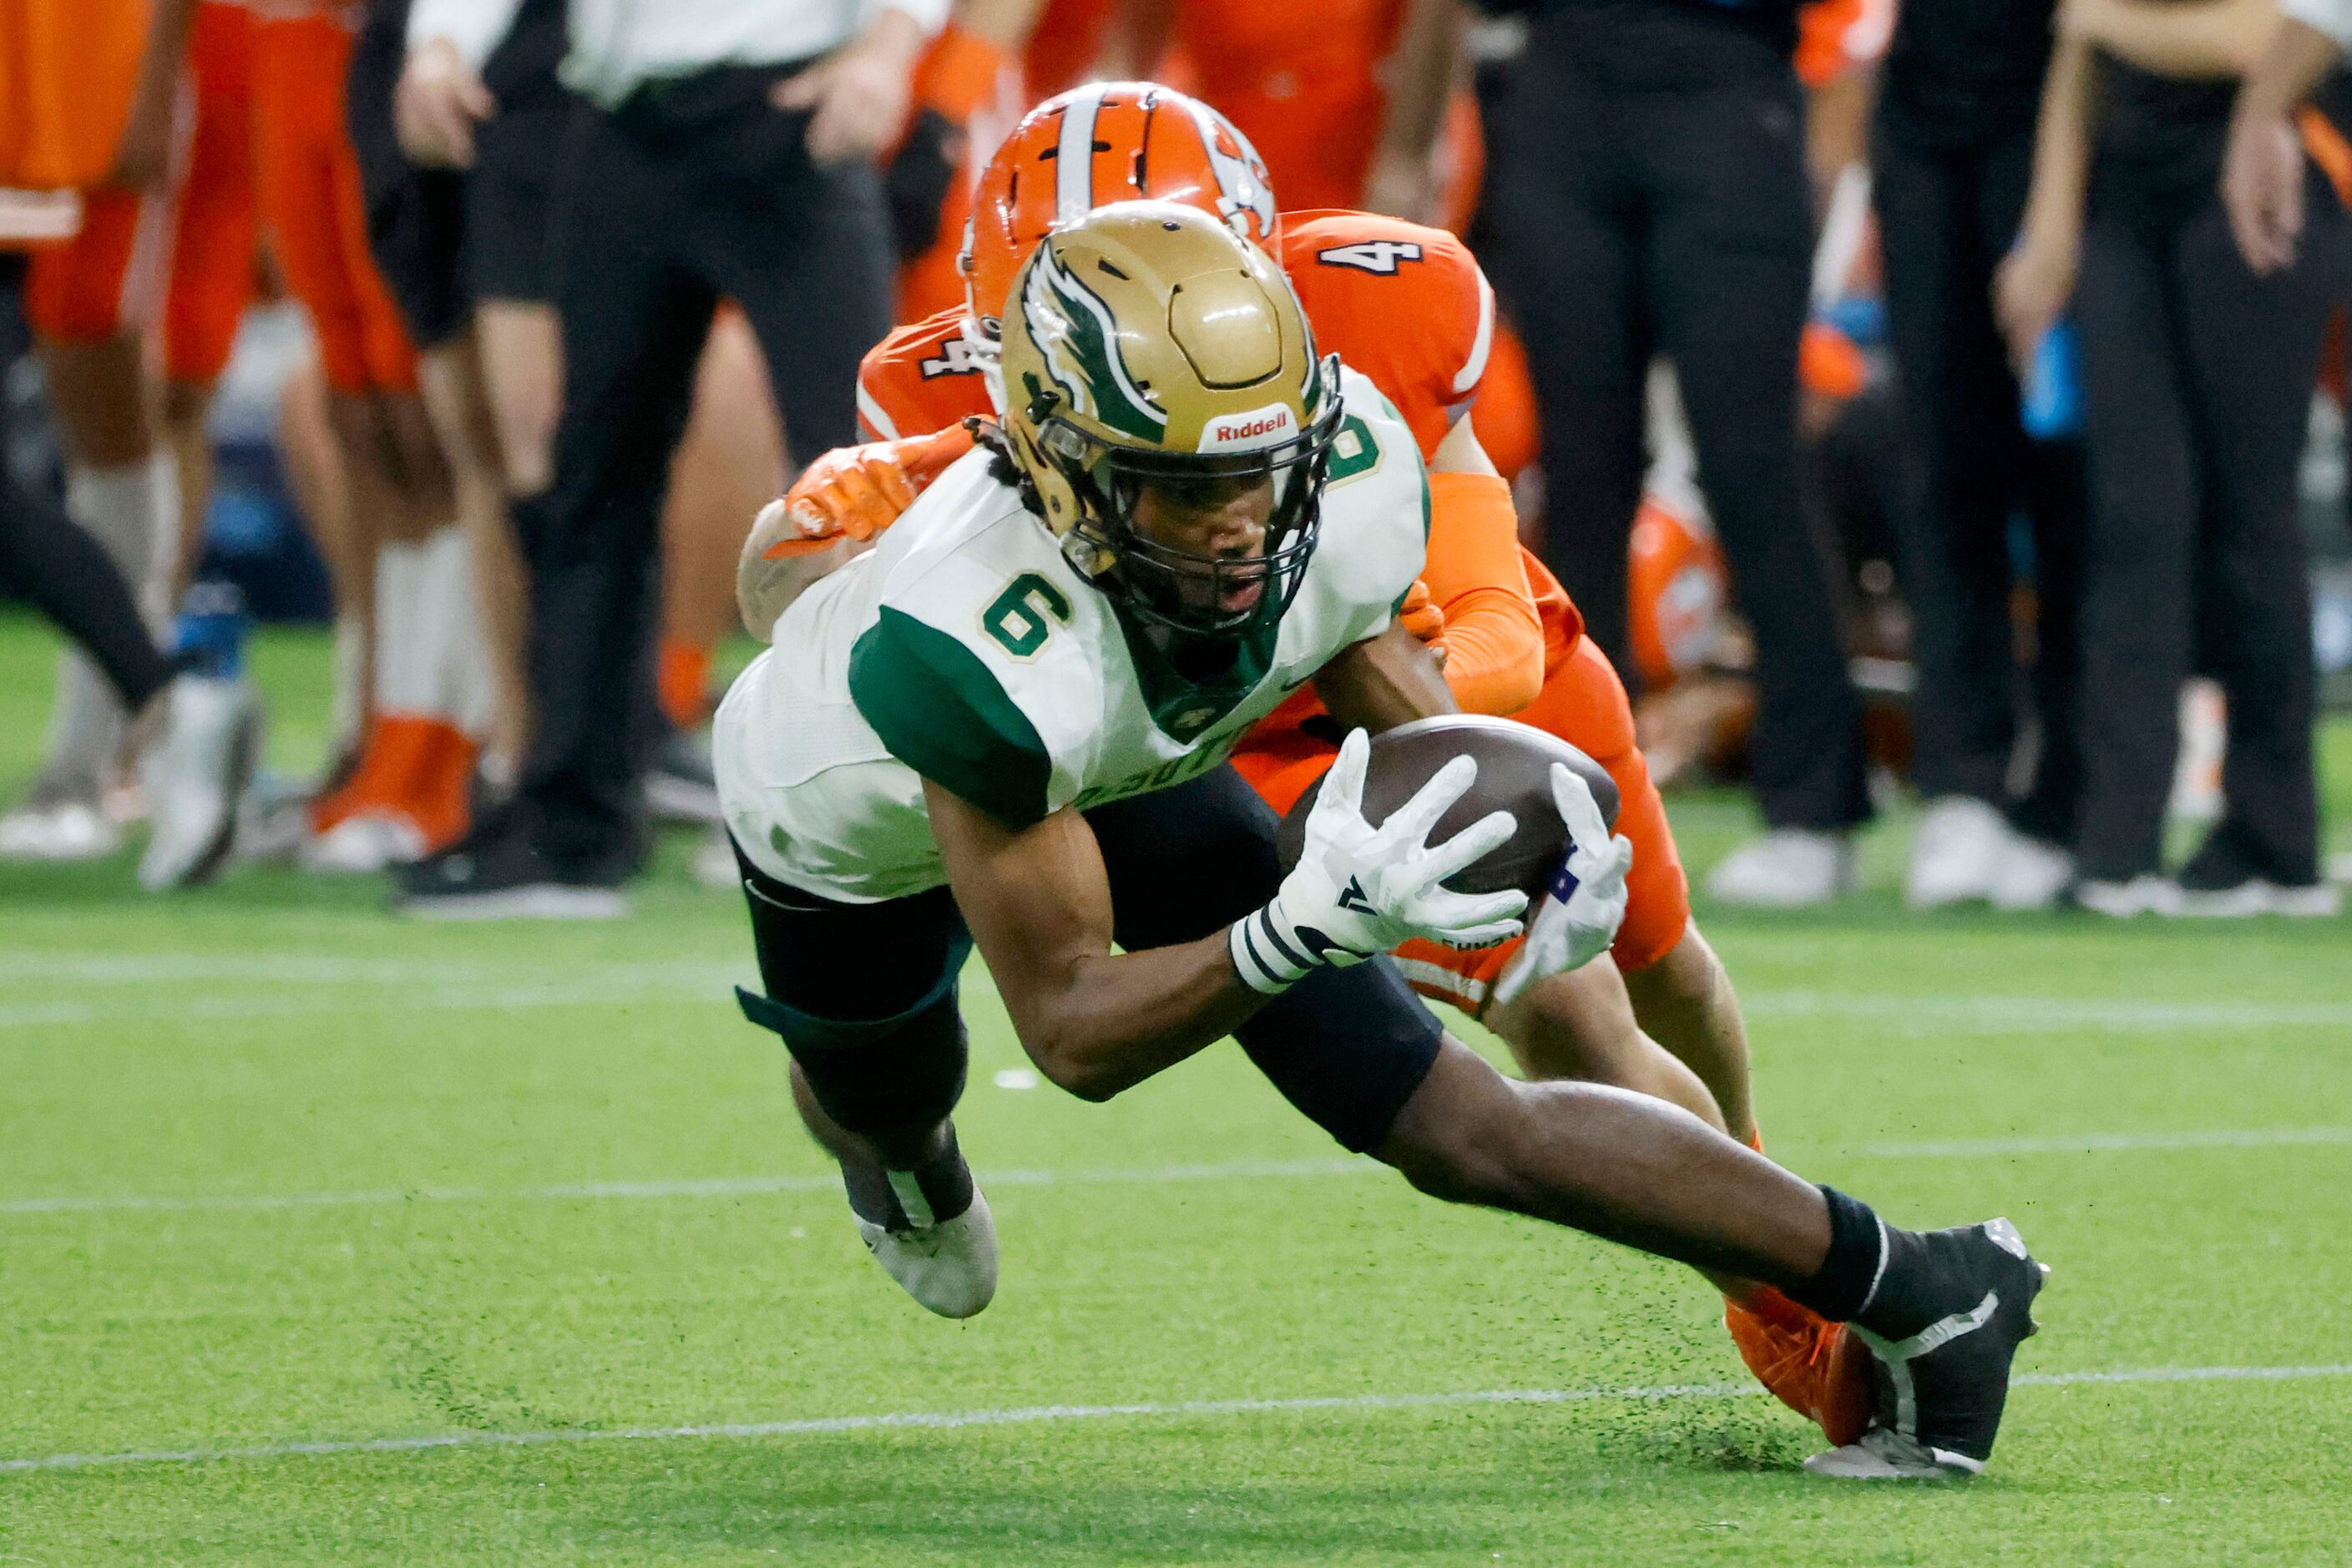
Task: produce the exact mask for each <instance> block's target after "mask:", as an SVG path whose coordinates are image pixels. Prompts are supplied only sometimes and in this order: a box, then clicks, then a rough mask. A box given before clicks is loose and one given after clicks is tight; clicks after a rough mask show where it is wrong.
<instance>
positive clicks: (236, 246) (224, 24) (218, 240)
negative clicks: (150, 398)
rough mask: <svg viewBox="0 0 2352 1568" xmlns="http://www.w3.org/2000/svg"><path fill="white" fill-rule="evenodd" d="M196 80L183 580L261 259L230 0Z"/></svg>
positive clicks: (185, 194) (192, 65)
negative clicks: (213, 417)
mask: <svg viewBox="0 0 2352 1568" xmlns="http://www.w3.org/2000/svg"><path fill="white" fill-rule="evenodd" d="M187 75H188V80H189V85H190V87H191V89H193V90H192V93H191V97H192V99H193V100H194V106H195V123H194V128H193V129H192V131H191V132H190V134H189V138H188V165H187V173H186V175H185V177H184V180H183V182H182V184H181V187H180V200H179V211H178V213H177V215H176V217H175V221H174V226H173V235H172V274H171V282H170V284H169V285H168V287H167V289H166V292H165V296H164V300H163V436H164V439H165V440H166V441H167V442H168V443H169V444H170V446H171V448H172V451H173V457H174V459H175V461H176V462H177V464H178V468H179V485H180V568H179V580H180V581H181V582H182V583H184V581H185V579H186V575H187V574H188V573H189V572H190V571H192V570H193V569H194V566H195V558H196V555H197V553H198V552H199V550H200V548H201V542H202V535H203V531H204V517H205V507H206V505H207V504H208V502H209V501H210V499H211V493H212V479H213V448H212V437H211V434H210V432H209V431H208V430H207V429H206V428H205V419H206V416H207V415H208V413H209V412H210V410H211V406H212V395H213V387H214V384H215V383H216V382H218V381H219V380H220V376H221V372H222V371H224V370H226V368H227V366H228V359H229V353H230V350H231V349H232V348H233V347H234V345H235V344H236V329H237V323H238V322H239V321H241V320H243V318H244V315H245V308H246V305H247V303H248V302H249V301H250V300H251V299H252V296H253V286H254V268H255V265H256V263H257V260H258V258H259V254H260V246H261V212H260V205H259V197H258V195H257V191H256V187H255V184H254V169H253V15H252V13H251V12H249V11H247V10H246V9H245V8H244V7H243V6H242V5H231V4H230V3H229V0H198V4H197V5H196V11H195V19H194V26H193V27H192V28H191V30H190V33H189V37H188V72H187Z"/></svg>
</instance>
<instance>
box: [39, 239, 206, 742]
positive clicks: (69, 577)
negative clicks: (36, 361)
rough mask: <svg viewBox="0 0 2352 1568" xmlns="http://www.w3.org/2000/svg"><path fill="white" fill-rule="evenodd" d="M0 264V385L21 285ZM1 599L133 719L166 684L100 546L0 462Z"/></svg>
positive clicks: (165, 672) (166, 663) (166, 675)
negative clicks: (34, 621)
mask: <svg viewBox="0 0 2352 1568" xmlns="http://www.w3.org/2000/svg"><path fill="white" fill-rule="evenodd" d="M16 270H18V269H16V268H9V266H8V264H7V263H6V262H5V260H0V315H5V321H0V339H4V340H5V344H0V380H5V375H6V372H7V369H8V366H9V364H10V363H12V362H13V361H14V360H15V358H16V353H15V351H14V344H15V343H16V326H17V325H18V322H17V319H16V316H17V308H18V307H17V289H18V285H19V283H20V282H21V279H20V278H19V277H17V276H15V275H13V273H14V272H15V271H16ZM7 444H8V421H7V402H6V399H5V396H0V453H5V450H6V447H7ZM0 592H5V593H6V594H9V595H13V596H15V597H16V598H18V599H22V600H23V601H24V602H25V603H26V604H28V605H32V606H33V608H35V609H37V610H38V611H40V612H41V614H43V615H45V616H48V618H49V619H50V620H52V621H54V622H56V623H57V626H58V630H59V631H61V632H63V633H65V634H66V636H68V637H71V638H73V640H74V641H75V642H77V643H79V644H80V645H81V648H82V651H83V652H85V653H87V654H89V657H90V659H91V661H92V662H93V663H95V664H96V665H97V666H98V667H99V668H100V669H101V670H103V671H105V672H106V679H108V680H110V681H111V682H112V683H113V685H114V689H115V690H116V691H117V692H118V693H120V694H121V698H122V702H123V706H124V707H126V708H128V709H130V710H131V712H133V713H136V712H138V711H139V710H141V709H142V708H144V707H145V706H147V704H148V702H149V701H150V700H152V699H153V697H154V696H155V694H156V693H157V692H159V691H161V690H163V688H164V687H166V686H168V685H169V684H171V680H172V676H173V668H172V664H171V661H170V660H169V659H167V658H164V657H163V654H161V653H159V652H158V651H156V647H155V643H154V639H153V638H152V637H150V636H149V635H148V631H147V623H146V622H145V621H144V620H142V619H141V618H140V615H139V605H138V603H137V601H135V600H134V599H133V598H132V597H131V589H130V588H129V586H128V585H126V584H124V583H123V581H122V574H121V572H119V571H117V570H116V569H115V565H114V563H113V561H112V560H111V559H110V557H109V556H108V555H107V553H106V551H105V550H104V549H103V548H102V547H101V546H100V544H99V542H98V541H97V540H95V539H93V538H91V537H90V536H89V533H88V532H86V531H84V530H83V529H82V528H81V527H80V526H79V524H77V523H76V522H74V521H73V520H72V519H70V518H68V516H66V514H65V509H64V508H62V507H60V506H58V503H57V499H56V498H55V497H54V496H51V495H49V494H47V492H45V491H40V490H37V489H34V488H33V487H31V486H29V485H26V484H22V483H19V482H18V481H17V479H16V477H15V476H14V475H13V474H11V473H10V472H9V470H8V468H7V465H6V462H5V458H0Z"/></svg>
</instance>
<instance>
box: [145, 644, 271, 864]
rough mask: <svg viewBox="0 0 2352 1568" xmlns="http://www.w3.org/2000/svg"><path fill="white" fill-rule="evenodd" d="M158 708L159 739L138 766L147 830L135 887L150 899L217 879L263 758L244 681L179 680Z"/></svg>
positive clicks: (257, 715) (257, 713)
mask: <svg viewBox="0 0 2352 1568" xmlns="http://www.w3.org/2000/svg"><path fill="white" fill-rule="evenodd" d="M164 701H165V702H167V703H168V704H170V706H169V707H168V708H166V709H165V710H164V716H163V735H162V736H161V737H160V738H159V739H158V740H157V741H156V742H155V743H154V744H153V745H152V746H150V747H148V748H147V754H146V755H145V756H144V757H142V758H141V759H140V763H139V771H140V776H141V781H142V787H143V788H144V789H145V790H146V792H147V805H148V814H149V823H150V826H151V829H152V831H151V832H150V834H149V836H148V839H147V853H146V854H145V855H143V856H142V857H141V858H140V861H139V881H140V885H141V886H142V887H144V888H146V889H148V890H149V891H151V892H160V891H162V890H163V889H166V888H193V887H195V886H197V885H198V884H200V883H204V882H209V881H211V880H212V879H213V878H215V876H218V875H219V874H220V869H221V867H222V866H223V865H224V864H225V863H226V861H227V859H228V853H229V848H230V847H231V845H232V844H233V843H234V842H235V840H236V816H237V807H238V805H239V804H240V803H241V802H242V801H243V800H244V798H245V791H246V786H247V785H248V784H251V783H252V782H253V768H254V763H255V761H256V759H257V757H258V756H259V754H260V752H261V708H260V704H259V703H258V702H257V701H256V700H255V699H254V695H253V688H252V687H251V686H249V685H247V683H246V682H245V681H243V680H220V679H214V678H212V677H209V676H199V675H183V676H182V677H180V679H177V680H175V681H173V683H172V686H171V689H170V691H169V692H168V693H167V694H166V695H165V697H164Z"/></svg>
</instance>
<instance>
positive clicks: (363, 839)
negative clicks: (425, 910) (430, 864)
mask: <svg viewBox="0 0 2352 1568" xmlns="http://www.w3.org/2000/svg"><path fill="white" fill-rule="evenodd" d="M299 857H300V859H301V863H302V868H303V869H304V870H306V871H310V872H315V873H317V874H319V875H320V876H329V877H362V876H371V875H373V874H374V873H376V872H380V871H387V870H390V869H391V868H393V867H394V866H405V865H408V864H410V863H411V862H413V861H416V860H422V859H423V858H425V835H424V834H422V833H420V832H418V831H417V829H416V825H415V823H413V822H409V821H407V820H405V819H404V818H402V817H397V816H386V815H384V814H383V813H381V812H373V811H371V812H362V813H361V814H360V815H358V816H347V817H345V818H343V820H342V821H341V822H338V823H337V824H335V826H332V827H330V828H329V829H327V831H326V832H324V833H321V834H320V835H319V836H318V837H316V838H312V839H310V840H309V841H308V842H306V843H304V844H303V846H302V847H301V849H300V851H299Z"/></svg>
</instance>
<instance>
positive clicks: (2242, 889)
mask: <svg viewBox="0 0 2352 1568" xmlns="http://www.w3.org/2000/svg"><path fill="white" fill-rule="evenodd" d="M2265 859H2266V858H2265V857H2263V856H2262V855H2260V854H2258V853H2256V852H2254V848H2253V846H2252V845H2251V844H2249V843H2247V842H2246V841H2245V835H2244V833H2243V832H2242V830H2241V829H2240V828H2239V827H2238V826H2237V825H2236V824H2235V823H2234V822H2232V821H2231V820H2229V819H2227V818H2224V819H2223V820H2222V823H2221V826H2218V827H2216V828H2215V829H2214V830H2213V832H2212V834H2211V835H2210V837H2207V838H2206V840H2205V843H2204V845H2203V846H2202V847H2200V849H2199V850H2198V851H2197V853H2196V854H2195V855H2193V856H2191V857H2190V858H2189V864H2188V865H2186V866H2183V867H2182V868H2180V875H2179V879H2178V881H2179V885H2180V896H2179V901H2178V905H2177V907H2176V908H2174V909H2172V910H2168V911H2167V912H2168V913H2172V914H2178V915H2186V916H2189V917H2191V918H2196V919H2204V920H2229V919H2237V918H2242V917H2245V916H2250V915H2291V916H2301V917H2304V918H2305V919H2319V920H2330V919H2333V918H2334V917H2335V916H2336V914H2338V913H2340V912H2341V911H2342V910H2343V907H2344V895H2343V890H2342V889H2338V888H2336V887H2334V886H2331V885H2330V884H2328V883H2326V882H2325V881H2322V880H2321V879H2320V878H2319V873H2318V868H2317V865H2316V863H2315V861H2314V862H2311V863H2306V864H2305V865H2302V866H2298V867H2294V868H2282V867H2279V866H2276V865H2272V864H2265V863H2264V861H2265Z"/></svg>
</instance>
